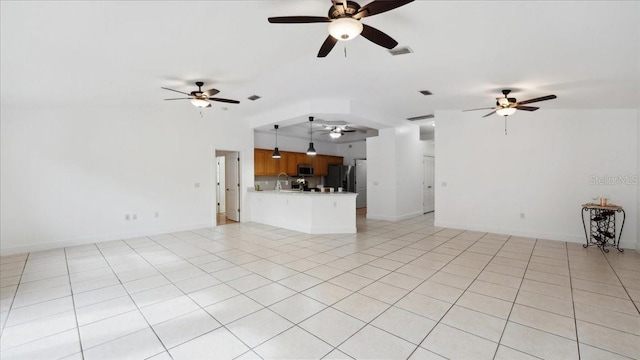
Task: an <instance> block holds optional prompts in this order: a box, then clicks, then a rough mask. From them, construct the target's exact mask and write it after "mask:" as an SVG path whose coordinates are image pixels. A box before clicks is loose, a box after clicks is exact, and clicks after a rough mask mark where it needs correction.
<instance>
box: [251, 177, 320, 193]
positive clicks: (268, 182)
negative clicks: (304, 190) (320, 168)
mask: <svg viewBox="0 0 640 360" xmlns="http://www.w3.org/2000/svg"><path fill="white" fill-rule="evenodd" d="M297 179H299V177H298V176H289V177H284V176H280V184H281V185H282V188H283V189H291V183H292V182H294V181H296V180H297ZM305 179H306V180H307V187H308V188H315V187H317V186H318V185H322V176H313V177H305ZM276 180H278V177H277V176H256V177H255V185H260V189H262V190H273V189H275V188H276Z"/></svg>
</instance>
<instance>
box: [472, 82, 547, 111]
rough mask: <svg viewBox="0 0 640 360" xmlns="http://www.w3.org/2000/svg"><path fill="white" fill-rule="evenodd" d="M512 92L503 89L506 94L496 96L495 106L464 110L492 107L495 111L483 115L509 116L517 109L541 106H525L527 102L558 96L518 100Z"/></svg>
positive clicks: (531, 108) (525, 109)
mask: <svg viewBox="0 0 640 360" xmlns="http://www.w3.org/2000/svg"><path fill="white" fill-rule="evenodd" d="M510 93H511V90H507V89H505V90H502V95H504V96H503V97H499V98H496V106H495V107H488V108H478V109H468V110H462V111H476V110H490V109H492V110H493V111H492V112H490V113H488V114H486V115H484V116H483V117H487V116H490V115H493V114H494V113H495V114H498V115H500V116H509V115H513V114H514V113H515V112H516V109H517V110H524V111H536V110H538V109H539V107H535V106H523V105H525V104H531V103H534V102H539V101H545V100H552V99H555V98H557V96H555V95H547V96H542V97H538V98H535V99H529V100H524V101H516V98H514V97H509V94H510Z"/></svg>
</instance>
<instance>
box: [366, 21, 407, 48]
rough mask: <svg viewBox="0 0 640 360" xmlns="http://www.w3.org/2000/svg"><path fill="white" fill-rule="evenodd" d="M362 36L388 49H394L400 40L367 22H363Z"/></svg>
mask: <svg viewBox="0 0 640 360" xmlns="http://www.w3.org/2000/svg"><path fill="white" fill-rule="evenodd" d="M362 27H363V28H362V34H361V35H362V36H364V37H365V38H366V39H367V40H369V41H371V42H372V43H375V44H378V45H380V46H382V47H385V48H387V49H393V48H394V47H396V45H398V42H397V41H395V40H393V39H392V38H391V36H389V35H387V34H385V33H383V32H382V31H380V30H378V29H376V28H374V27H371V26H369V25H367V24H362Z"/></svg>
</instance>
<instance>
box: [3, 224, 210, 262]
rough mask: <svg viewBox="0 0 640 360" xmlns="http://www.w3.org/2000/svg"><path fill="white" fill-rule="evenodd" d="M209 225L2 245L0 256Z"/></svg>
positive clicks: (194, 228)
mask: <svg viewBox="0 0 640 360" xmlns="http://www.w3.org/2000/svg"><path fill="white" fill-rule="evenodd" d="M211 226H212V224H211V223H206V224H191V225H184V226H175V227H166V228H160V229H146V230H138V231H130V232H126V233H114V234H101V235H93V236H86V237H80V238H76V239H68V240H60V241H50V242H41V243H36V244H30V245H24V246H13V247H6V248H4V247H3V248H2V249H0V254H1V255H2V256H7V255H14V254H21V253H27V252H34V251H44V250H51V249H57V248H63V247H71V246H80V245H88V244H94V243H101V242H105V241H113V240H125V239H131V238H136V237H144V236H153V235H159V234H167V233H173V232H179V231H190V230H197V229H202V228H207V227H211Z"/></svg>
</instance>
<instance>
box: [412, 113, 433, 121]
mask: <svg viewBox="0 0 640 360" xmlns="http://www.w3.org/2000/svg"><path fill="white" fill-rule="evenodd" d="M434 117H435V116H434V115H433V114H429V115H421V116H414V117H410V118H407V120H409V121H418V120H427V119H433V118H434Z"/></svg>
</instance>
